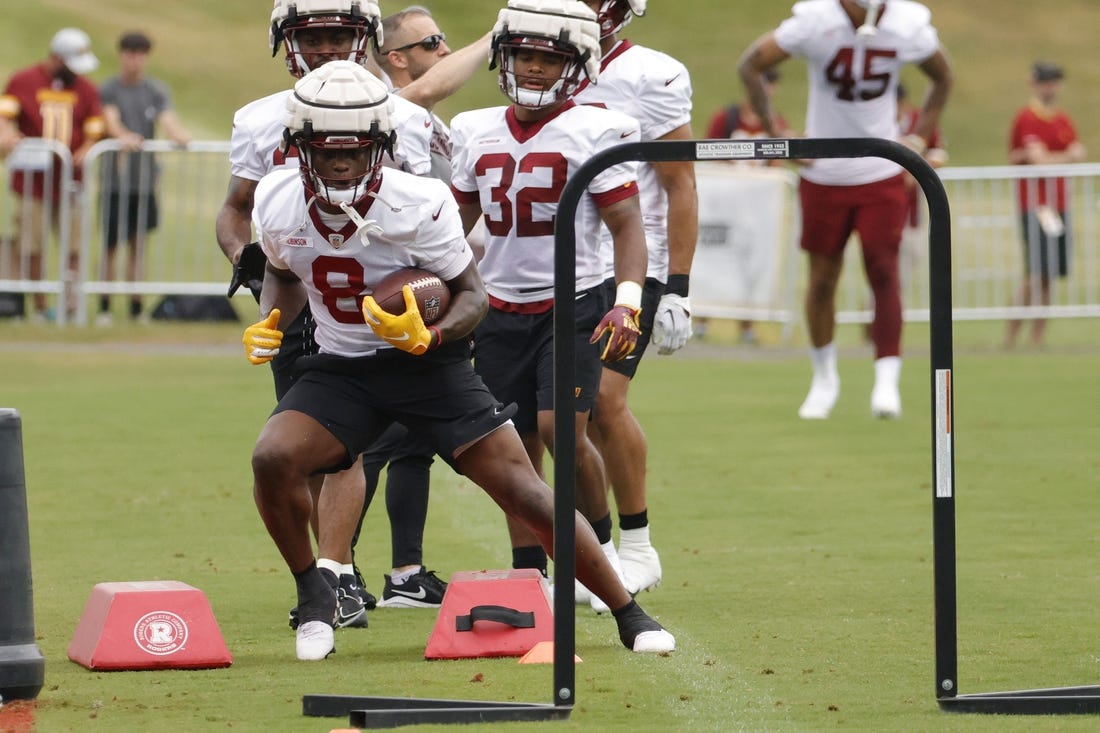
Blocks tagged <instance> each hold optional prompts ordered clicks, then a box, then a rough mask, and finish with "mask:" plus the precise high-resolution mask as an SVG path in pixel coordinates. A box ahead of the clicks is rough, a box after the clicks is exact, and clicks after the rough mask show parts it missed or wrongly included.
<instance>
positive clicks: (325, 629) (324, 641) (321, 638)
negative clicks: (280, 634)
mask: <svg viewBox="0 0 1100 733" xmlns="http://www.w3.org/2000/svg"><path fill="white" fill-rule="evenodd" d="M332 631H333V629H332V624H326V623H325V622H324V621H306V622H305V623H304V624H302V625H301V626H299V627H298V630H297V633H296V634H295V636H294V652H295V654H297V655H298V659H301V660H304V661H317V660H319V659H324V658H325V657H327V656H328V655H329V654H332V653H333V652H334V651H336V638H335V635H334V634H333V633H332Z"/></svg>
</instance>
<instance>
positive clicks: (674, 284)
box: [665, 275, 691, 298]
mask: <svg viewBox="0 0 1100 733" xmlns="http://www.w3.org/2000/svg"><path fill="white" fill-rule="evenodd" d="M690 278H691V276H690V275H669V276H668V283H666V284H665V293H667V294H670V295H679V296H680V297H681V298H686V297H687V296H688V281H689V279H690Z"/></svg>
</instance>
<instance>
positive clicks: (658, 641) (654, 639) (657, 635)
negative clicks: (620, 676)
mask: <svg viewBox="0 0 1100 733" xmlns="http://www.w3.org/2000/svg"><path fill="white" fill-rule="evenodd" d="M632 651H634V652H635V653H638V654H643V653H650V654H653V653H660V652H672V651H676V637H675V636H673V635H672V634H670V633H668V632H667V631H665V630H664V629H658V630H657V631H643V632H642V633H640V634H638V635H637V636H636V637H634V648H633V650H632Z"/></svg>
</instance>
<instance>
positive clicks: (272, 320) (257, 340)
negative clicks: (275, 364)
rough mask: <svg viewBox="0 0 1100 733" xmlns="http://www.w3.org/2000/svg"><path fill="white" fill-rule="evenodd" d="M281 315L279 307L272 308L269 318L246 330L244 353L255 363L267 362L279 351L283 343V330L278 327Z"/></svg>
mask: <svg viewBox="0 0 1100 733" xmlns="http://www.w3.org/2000/svg"><path fill="white" fill-rule="evenodd" d="M280 315H281V314H280V313H279V309H278V308H272V309H271V312H270V313H268V314H267V318H265V319H264V320H262V321H260V322H259V323H253V324H252V325H251V326H249V327H248V328H246V329H245V330H244V338H242V339H241V342H242V343H244V355H245V357H246V358H247V359H248V360H249V361H250V362H252V363H253V364H266V363H267V362H269V361H271V360H272V359H274V358H275V355H276V354H278V353H279V347H280V346H282V344H283V332H282V331H280V330H279V329H278V325H279V316H280Z"/></svg>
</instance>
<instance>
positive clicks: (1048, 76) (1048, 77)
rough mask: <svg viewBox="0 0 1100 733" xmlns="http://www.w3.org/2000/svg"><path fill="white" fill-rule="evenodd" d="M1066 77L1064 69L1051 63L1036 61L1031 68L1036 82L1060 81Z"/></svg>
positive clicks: (1032, 76)
mask: <svg viewBox="0 0 1100 733" xmlns="http://www.w3.org/2000/svg"><path fill="white" fill-rule="evenodd" d="M1064 77H1065V73H1064V72H1063V71H1062V67H1061V66H1059V65H1058V64H1052V63H1050V62H1049V61H1036V62H1035V64H1034V65H1033V66H1032V67H1031V78H1032V79H1033V80H1035V81H1058V80H1060V79H1062V78H1064Z"/></svg>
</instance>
